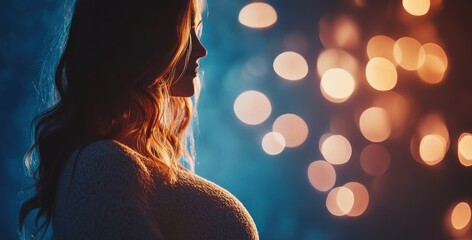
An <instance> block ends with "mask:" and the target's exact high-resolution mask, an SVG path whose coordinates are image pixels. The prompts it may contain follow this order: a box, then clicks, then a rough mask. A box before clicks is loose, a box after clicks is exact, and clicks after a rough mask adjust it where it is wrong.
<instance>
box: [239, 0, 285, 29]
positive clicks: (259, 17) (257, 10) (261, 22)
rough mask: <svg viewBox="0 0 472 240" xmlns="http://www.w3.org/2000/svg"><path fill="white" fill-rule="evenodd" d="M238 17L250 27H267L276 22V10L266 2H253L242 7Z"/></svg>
mask: <svg viewBox="0 0 472 240" xmlns="http://www.w3.org/2000/svg"><path fill="white" fill-rule="evenodd" d="M238 19H239V22H240V23H241V24H243V25H245V26H247V27H250V28H267V27H270V26H272V25H273V24H274V23H275V22H277V12H276V11H275V9H274V8H273V7H272V6H271V5H269V4H267V3H262V2H255V3H250V4H248V5H246V6H245V7H243V8H242V9H241V11H240V12H239V17H238Z"/></svg>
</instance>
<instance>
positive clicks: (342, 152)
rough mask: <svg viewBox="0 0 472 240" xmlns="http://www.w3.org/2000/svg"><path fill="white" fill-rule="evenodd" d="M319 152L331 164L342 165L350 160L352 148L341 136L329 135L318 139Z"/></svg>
mask: <svg viewBox="0 0 472 240" xmlns="http://www.w3.org/2000/svg"><path fill="white" fill-rule="evenodd" d="M320 152H321V154H322V155H323V157H324V158H325V159H326V161H328V162H329V163H331V164H335V165H339V164H344V163H346V162H347V161H349V159H350V158H351V155H352V147H351V143H350V142H349V140H347V139H346V138H345V137H344V136H342V135H329V136H327V137H325V138H324V137H322V138H321V139H320Z"/></svg>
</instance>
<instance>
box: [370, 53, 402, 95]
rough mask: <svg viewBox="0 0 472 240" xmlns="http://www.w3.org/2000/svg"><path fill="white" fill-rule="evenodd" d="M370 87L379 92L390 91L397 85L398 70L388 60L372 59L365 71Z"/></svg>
mask: <svg viewBox="0 0 472 240" xmlns="http://www.w3.org/2000/svg"><path fill="white" fill-rule="evenodd" d="M365 75H366V78H367V81H368V82H369V85H370V86H371V87H373V88H374V89H376V90H379V91H388V90H391V89H393V88H394V87H395V85H396V84H397V77H398V76H397V69H396V68H395V66H394V65H393V63H391V62H390V61H389V60H388V59H386V58H381V57H376V58H372V59H370V61H369V62H368V63H367V66H366V69H365Z"/></svg>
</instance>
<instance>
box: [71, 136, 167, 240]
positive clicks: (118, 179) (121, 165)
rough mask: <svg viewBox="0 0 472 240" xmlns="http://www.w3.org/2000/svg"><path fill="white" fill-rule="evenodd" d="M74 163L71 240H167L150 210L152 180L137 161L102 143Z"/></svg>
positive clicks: (88, 149) (134, 157)
mask: <svg viewBox="0 0 472 240" xmlns="http://www.w3.org/2000/svg"><path fill="white" fill-rule="evenodd" d="M70 160H72V161H76V163H75V169H74V170H73V174H72V175H71V178H70V182H69V179H67V180H66V181H67V184H69V185H68V187H67V188H66V191H65V192H64V194H67V198H68V199H69V201H68V202H69V206H65V208H68V210H67V211H66V212H67V216H66V217H65V218H63V219H65V220H66V221H69V222H68V223H64V224H66V225H68V227H67V229H68V230H69V231H68V233H67V235H69V238H68V239H103V240H105V239H140V240H147V239H164V238H163V236H162V234H161V233H160V230H159V228H158V225H157V222H156V220H155V217H154V214H155V213H153V212H152V211H151V210H150V209H151V208H150V206H149V189H150V184H151V182H150V181H151V180H150V179H152V178H151V177H150V173H149V172H148V170H147V169H146V167H145V166H144V165H143V164H142V162H141V161H140V159H139V158H137V157H136V156H133V155H131V154H129V153H126V152H124V151H123V150H122V149H120V148H118V147H117V146H116V145H115V144H114V143H113V142H112V141H100V142H96V143H93V144H91V145H89V146H87V147H85V148H84V149H83V150H82V151H81V152H80V153H79V154H78V155H77V157H76V158H75V159H74V158H71V159H70Z"/></svg>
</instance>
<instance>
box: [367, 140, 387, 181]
mask: <svg viewBox="0 0 472 240" xmlns="http://www.w3.org/2000/svg"><path fill="white" fill-rule="evenodd" d="M360 162H361V167H362V169H363V170H364V171H365V172H366V173H367V174H369V175H372V176H380V175H382V174H384V173H385V172H386V171H387V170H388V168H389V166H390V153H389V152H388V150H387V149H386V148H385V147H383V146H382V145H379V144H369V145H367V146H366V147H364V149H363V150H362V152H361V156H360Z"/></svg>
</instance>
